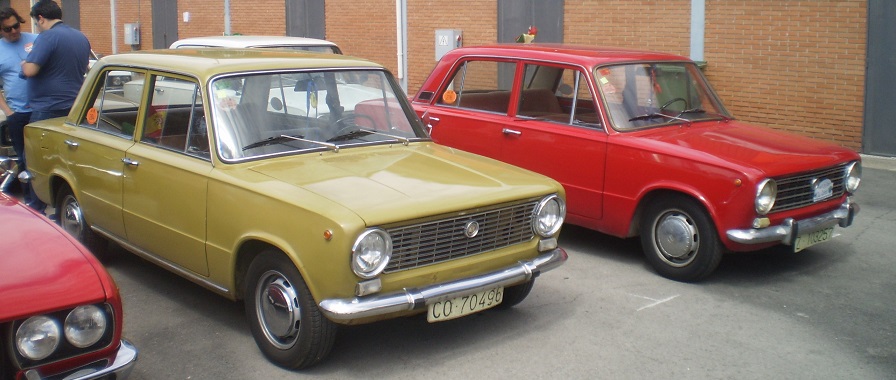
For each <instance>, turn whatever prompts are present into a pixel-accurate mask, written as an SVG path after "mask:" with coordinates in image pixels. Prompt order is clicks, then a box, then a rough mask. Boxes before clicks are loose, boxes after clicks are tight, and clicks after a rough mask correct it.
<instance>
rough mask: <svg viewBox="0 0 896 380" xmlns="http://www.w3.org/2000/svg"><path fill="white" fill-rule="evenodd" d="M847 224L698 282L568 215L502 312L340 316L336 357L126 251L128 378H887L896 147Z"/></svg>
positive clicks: (891, 356) (744, 259)
mask: <svg viewBox="0 0 896 380" xmlns="http://www.w3.org/2000/svg"><path fill="white" fill-rule="evenodd" d="M863 158H864V173H863V180H862V182H863V183H862V187H861V188H860V190H859V192H858V194H857V195H856V198H857V200H858V202H859V203H860V204H861V207H862V211H861V213H860V214H859V215H858V217H857V219H856V221H855V224H854V225H853V226H852V227H850V228H846V229H837V230H836V233H837V236H836V237H835V238H834V239H833V240H832V241H830V242H827V243H824V244H820V245H817V246H814V247H811V248H809V249H807V250H805V251H803V252H800V253H797V254H794V253H790V252H789V251H788V250H787V249H785V248H780V247H779V248H772V249H767V250H763V251H760V252H756V253H747V254H731V255H727V256H726V257H725V258H724V259H723V260H722V263H721V265H720V266H719V268H718V270H717V271H716V272H715V273H714V274H713V275H712V276H711V277H710V278H709V279H707V280H706V281H704V282H701V283H698V284H685V283H679V282H674V281H670V280H667V279H664V278H662V277H659V276H658V275H656V274H654V273H653V272H652V271H651V270H650V268H649V266H648V265H647V264H646V263H645V262H644V259H643V257H642V254H641V253H640V252H641V250H640V245H639V243H638V241H637V239H626V240H623V239H617V238H613V237H609V236H605V235H602V234H599V233H596V232H593V231H588V230H585V229H582V228H578V227H575V226H567V227H564V231H563V233H562V237H561V239H560V243H561V245H562V246H563V247H565V248H566V249H567V252H568V253H569V255H570V258H569V261H568V262H567V263H566V264H565V265H563V266H562V267H560V268H558V269H556V270H554V271H551V272H548V273H546V274H544V275H543V276H541V277H540V278H539V279H538V280H537V281H536V284H535V288H534V289H533V291H532V293H531V295H530V296H529V298H527V299H526V300H525V301H523V302H522V303H521V304H520V305H518V306H517V307H514V308H513V309H511V310H507V311H499V310H487V311H485V312H482V313H479V314H475V315H472V316H469V317H466V318H460V319H457V320H452V321H448V322H441V323H435V324H430V323H427V322H426V319H425V318H423V317H419V318H403V319H397V320H391V321H385V322H381V323H376V324H371V325H364V326H352V327H347V328H343V329H341V330H340V332H339V334H338V336H337V340H336V344H335V347H334V349H333V352H332V354H331V355H330V357H329V358H328V359H327V360H326V361H324V362H323V363H321V364H320V365H318V366H316V367H313V368H311V369H308V370H305V371H301V372H292V371H287V370H283V369H281V368H278V367H276V366H274V365H272V364H270V363H269V362H268V361H267V360H265V359H264V358H263V357H262V356H261V353H260V352H259V351H258V349H257V348H256V346H255V343H254V341H253V340H252V336H251V334H250V333H249V330H248V326H247V323H246V320H245V318H244V316H243V309H242V304H241V303H236V302H231V301H228V300H226V299H224V298H222V297H219V296H217V295H215V294H213V293H211V292H209V291H207V290H205V289H203V288H201V287H199V286H197V285H194V284H193V283H191V282H189V281H186V280H183V279H181V278H179V277H177V276H175V275H173V274H171V273H169V272H166V271H165V270H163V269H160V268H158V267H155V266H153V265H151V264H149V263H147V262H145V261H143V260H141V259H139V258H137V257H135V256H133V255H130V254H128V253H125V252H124V251H121V254H120V255H119V257H117V258H115V259H113V260H111V261H109V262H107V267H108V269H109V271H110V272H111V273H112V275H113V276H114V277H115V279H116V281H117V283H118V285H119V287H120V289H121V294H122V297H123V299H124V309H125V328H124V334H125V336H126V337H127V338H129V339H130V340H131V341H132V342H133V343H135V344H136V346H137V347H138V349H139V350H140V357H139V360H138V362H137V365H136V367H135V369H134V372H133V373H132V376H131V378H132V379H299V378H317V379H370V378H393V379H417V378H472V379H505V378H515V379H517V378H520V379H535V378H539V379H555V378H564V379H567V378H571V379H601V378H603V379H647V378H663V379H721V378H734V379H785V378H786V379H894V378H896V317H894V314H896V313H894V312H896V291H894V289H896V255H894V247H896V233H894V231H896V197H894V190H893V189H894V188H896V159H889V158H881V157H872V156H866V157H863Z"/></svg>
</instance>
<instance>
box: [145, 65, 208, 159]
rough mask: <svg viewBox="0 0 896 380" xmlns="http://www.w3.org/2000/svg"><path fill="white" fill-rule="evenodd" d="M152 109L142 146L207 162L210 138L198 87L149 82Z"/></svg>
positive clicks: (179, 81) (176, 81) (158, 79)
mask: <svg viewBox="0 0 896 380" xmlns="http://www.w3.org/2000/svg"><path fill="white" fill-rule="evenodd" d="M150 83H151V86H152V88H151V89H150V91H149V96H150V99H149V104H150V105H149V107H147V110H146V116H145V118H144V122H143V134H142V136H141V138H140V141H141V142H145V143H148V144H153V145H157V146H159V147H162V148H165V149H168V150H172V151H176V152H183V153H186V154H189V155H193V156H197V157H202V158H208V157H209V149H208V146H209V144H208V134H207V132H206V123H205V115H204V111H203V109H202V95H201V93H200V90H199V85H198V84H197V83H196V82H194V81H192V80H188V79H183V78H175V77H168V76H162V75H155V76H152V77H151V78H150Z"/></svg>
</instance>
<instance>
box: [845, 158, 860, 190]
mask: <svg viewBox="0 0 896 380" xmlns="http://www.w3.org/2000/svg"><path fill="white" fill-rule="evenodd" d="M860 182H862V163H861V162H858V161H856V162H853V163H851V164H849V165H847V166H846V191H847V192H848V193H855V192H856V190H858V189H859V183H860Z"/></svg>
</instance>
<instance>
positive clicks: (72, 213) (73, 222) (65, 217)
mask: <svg viewBox="0 0 896 380" xmlns="http://www.w3.org/2000/svg"><path fill="white" fill-rule="evenodd" d="M57 212H60V211H57ZM59 220H60V221H61V224H62V229H64V230H65V232H68V233H69V234H70V235H72V236H75V237H79V238H80V237H81V230H82V229H83V228H84V216H83V215H81V205H80V204H78V200H77V199H75V197H74V196H72V195H67V196H66V197H65V199H63V201H62V210H61V215H60V218H59Z"/></svg>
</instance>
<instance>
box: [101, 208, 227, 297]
mask: <svg viewBox="0 0 896 380" xmlns="http://www.w3.org/2000/svg"><path fill="white" fill-rule="evenodd" d="M90 228H91V229H93V230H94V231H96V233H98V234H100V235H103V236H105V237H106V238H107V239H109V240H112V241H114V242H115V243H116V244H118V245H120V246H121V247H122V248H124V249H126V250H128V251H130V252H131V253H133V254H135V255H137V256H140V257H142V258H143V259H145V260H147V261H149V262H152V263H153V264H156V265H158V266H160V267H162V268H165V269H167V270H168V271H171V272H174V274H176V275H178V276H181V277H184V278H186V279H188V280H190V281H193V282H195V283H197V284H199V285H201V286H203V287H205V288H207V289H209V290H211V291H213V292H216V293H219V294H221V295H223V296H225V297H231V296H232V295H231V292H230V290H228V289H227V288H226V287H224V286H222V285H219V284H216V283H214V282H211V281H209V280H208V279H207V278H205V277H202V276H200V275H198V274H196V273H193V272H192V271H190V270H188V269H184V268H182V267H180V266H179V265H177V264H175V263H172V262H170V261H168V260H165V259H163V258H161V257H159V256H156V255H154V254H152V253H150V252H148V251H146V250H144V249H142V248H139V247H137V246H135V245H133V244H131V243H129V242H128V241H127V240H124V239H121V238H119V237H117V236H115V235H114V234H112V233H110V232H108V231H106V230H104V229H102V228H99V227H95V226H90Z"/></svg>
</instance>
